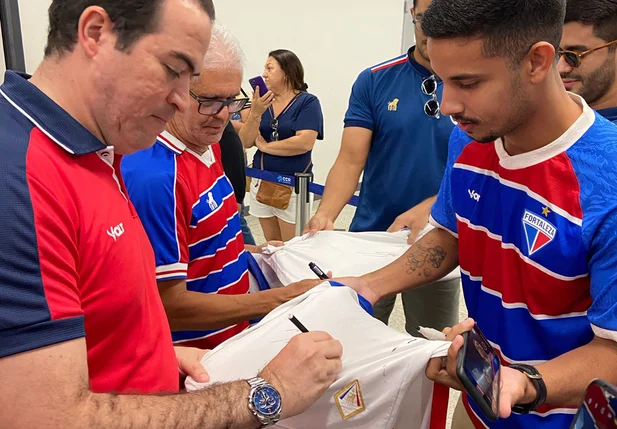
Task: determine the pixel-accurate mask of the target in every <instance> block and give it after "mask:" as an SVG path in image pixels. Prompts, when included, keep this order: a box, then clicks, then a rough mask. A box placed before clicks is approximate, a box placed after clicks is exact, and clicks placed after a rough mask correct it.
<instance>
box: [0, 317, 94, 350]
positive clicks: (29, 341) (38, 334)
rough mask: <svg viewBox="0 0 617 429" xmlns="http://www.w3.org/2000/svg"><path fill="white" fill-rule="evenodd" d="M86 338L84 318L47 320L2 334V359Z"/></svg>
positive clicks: (0, 343)
mask: <svg viewBox="0 0 617 429" xmlns="http://www.w3.org/2000/svg"><path fill="white" fill-rule="evenodd" d="M85 336H86V331H85V328H84V316H77V317H71V318H69V319H59V320H47V321H45V322H41V323H36V324H34V325H30V326H27V327H22V328H18V329H13V330H9V331H5V332H3V333H2V339H1V340H0V358H3V357H7V356H13V355H16V354H18V353H24V352H29V351H31V350H36V349H40V348H42V347H47V346H52V345H54V344H60V343H64V342H66V341H71V340H75V339H78V338H83V337H85Z"/></svg>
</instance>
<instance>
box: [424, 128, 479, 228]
mask: <svg viewBox="0 0 617 429" xmlns="http://www.w3.org/2000/svg"><path fill="white" fill-rule="evenodd" d="M471 141H472V140H471V139H470V138H469V137H468V136H467V134H465V133H464V132H463V131H462V130H461V129H460V128H459V127H454V129H453V130H452V133H451V134H450V141H449V143H448V161H447V164H446V170H445V172H444V175H443V179H442V180H441V186H440V187H439V193H438V194H437V201H436V202H435V204H433V208H432V210H431V218H430V222H431V224H432V225H434V226H436V227H437V228H442V229H445V230H447V231H449V232H450V233H451V234H452V235H454V236H455V237H458V228H457V225H456V213H455V211H454V206H453V205H452V182H451V176H452V166H453V165H454V163H455V162H456V160H457V159H458V158H459V156H460V155H461V153H462V152H463V149H464V148H465V146H466V145H467V144H468V143H470V142H471Z"/></svg>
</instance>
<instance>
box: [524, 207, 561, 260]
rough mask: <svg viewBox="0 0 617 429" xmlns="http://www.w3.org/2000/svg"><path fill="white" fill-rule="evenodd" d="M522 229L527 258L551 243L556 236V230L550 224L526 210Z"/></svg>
mask: <svg viewBox="0 0 617 429" xmlns="http://www.w3.org/2000/svg"><path fill="white" fill-rule="evenodd" d="M523 228H524V229H525V237H526V238H527V251H528V252H529V253H528V254H529V256H531V255H533V254H534V253H536V252H537V251H538V250H540V249H542V248H543V247H544V246H546V245H547V244H548V243H550V242H551V241H553V239H554V238H555V235H556V234H557V228H555V226H554V225H553V224H552V223H550V222H549V221H547V220H546V219H544V218H542V217H540V216H538V215H537V214H535V213H531V212H530V211H527V210H525V213H524V214H523Z"/></svg>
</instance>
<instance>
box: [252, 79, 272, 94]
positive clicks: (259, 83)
mask: <svg viewBox="0 0 617 429" xmlns="http://www.w3.org/2000/svg"><path fill="white" fill-rule="evenodd" d="M249 84H250V85H251V88H253V91H255V88H257V87H259V96H260V97H263V96H264V95H265V94H266V92H268V86H267V85H266V82H264V78H263V77H261V76H255V77H253V78H250V79H249Z"/></svg>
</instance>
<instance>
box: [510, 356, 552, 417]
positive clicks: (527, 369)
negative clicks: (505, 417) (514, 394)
mask: <svg viewBox="0 0 617 429" xmlns="http://www.w3.org/2000/svg"><path fill="white" fill-rule="evenodd" d="M510 368H512V369H515V370H517V371H520V372H522V373H523V374H525V375H526V376H527V377H528V378H529V379H530V380H531V383H532V384H533V387H534V388H535V389H536V399H535V400H534V401H533V402H531V403H529V404H516V405H515V406H513V407H512V411H514V412H515V413H518V414H529V413H530V412H531V411H534V410H536V409H537V408H538V407H539V406H540V405H542V404H544V402H546V395H547V392H546V383H544V380H543V379H542V374H540V372H539V371H538V370H537V369H536V368H535V367H533V366H531V365H525V364H514V365H510Z"/></svg>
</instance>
